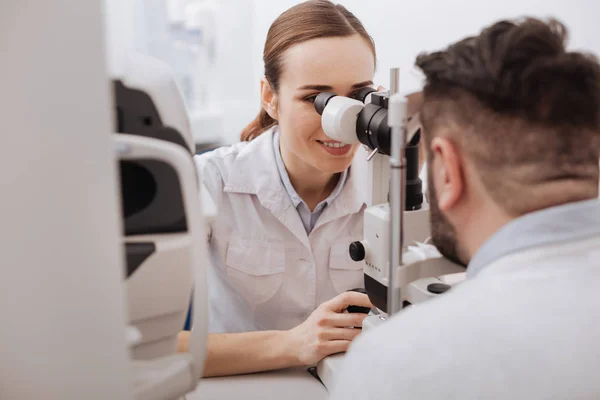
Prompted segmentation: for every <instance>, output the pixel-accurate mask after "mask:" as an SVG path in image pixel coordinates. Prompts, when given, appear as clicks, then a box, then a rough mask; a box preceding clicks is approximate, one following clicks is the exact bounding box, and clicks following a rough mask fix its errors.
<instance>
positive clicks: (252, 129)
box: [240, 109, 277, 142]
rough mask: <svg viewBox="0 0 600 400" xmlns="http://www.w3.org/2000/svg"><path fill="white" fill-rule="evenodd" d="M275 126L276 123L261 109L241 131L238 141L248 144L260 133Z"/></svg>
mask: <svg viewBox="0 0 600 400" xmlns="http://www.w3.org/2000/svg"><path fill="white" fill-rule="evenodd" d="M275 125H277V121H276V120H274V119H273V118H271V116H270V115H269V114H268V113H267V112H266V111H265V110H264V109H261V110H260V113H258V116H257V117H256V118H255V119H254V121H252V122H250V124H249V125H248V126H247V127H246V128H245V129H244V130H243V131H242V134H241V135H240V140H241V141H242V142H249V141H251V140H252V139H256V137H258V136H259V135H260V134H261V133H263V132H264V131H266V130H267V129H269V128H271V127H273V126H275Z"/></svg>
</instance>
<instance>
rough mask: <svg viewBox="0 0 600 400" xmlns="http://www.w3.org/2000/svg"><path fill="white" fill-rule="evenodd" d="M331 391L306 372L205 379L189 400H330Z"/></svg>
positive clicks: (275, 372) (297, 371) (289, 371)
mask: <svg viewBox="0 0 600 400" xmlns="http://www.w3.org/2000/svg"><path fill="white" fill-rule="evenodd" d="M327 397H328V396H327V389H325V387H324V386H323V385H322V384H321V382H319V381H318V380H317V378H315V377H314V376H312V375H311V374H310V373H309V372H308V371H307V369H306V368H301V369H286V370H279V371H270V372H262V373H257V374H249V375H238V376H227V377H219V378H207V379H202V380H201V381H200V383H199V384H198V387H197V388H196V391H194V392H193V393H190V394H188V395H187V400H217V399H218V400H229V399H244V400H270V399H273V400H279V399H282V400H283V399H285V400H307V399H310V400H321V399H322V400H326V399H327Z"/></svg>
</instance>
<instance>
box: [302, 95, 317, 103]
mask: <svg viewBox="0 0 600 400" xmlns="http://www.w3.org/2000/svg"><path fill="white" fill-rule="evenodd" d="M317 96H318V95H316V94H313V95H311V96H307V97H305V98H304V101H306V102H308V103H313V104H314V102H315V100H316V99H317Z"/></svg>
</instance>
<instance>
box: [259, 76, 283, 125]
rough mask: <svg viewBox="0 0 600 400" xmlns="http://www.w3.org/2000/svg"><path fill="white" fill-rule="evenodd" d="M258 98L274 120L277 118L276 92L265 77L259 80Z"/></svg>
mask: <svg viewBox="0 0 600 400" xmlns="http://www.w3.org/2000/svg"><path fill="white" fill-rule="evenodd" d="M260 100H261V104H262V108H263V109H264V110H265V111H266V112H267V114H269V116H270V117H271V118H273V119H274V120H278V119H279V113H278V112H277V94H276V93H275V91H274V90H273V88H272V87H271V84H270V83H269V81H268V80H267V78H264V77H263V78H262V79H261V80H260Z"/></svg>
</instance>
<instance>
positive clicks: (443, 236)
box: [427, 162, 468, 267]
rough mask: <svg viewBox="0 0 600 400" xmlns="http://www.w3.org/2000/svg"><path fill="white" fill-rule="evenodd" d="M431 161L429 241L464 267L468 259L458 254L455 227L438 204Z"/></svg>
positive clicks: (446, 256) (428, 173) (428, 178)
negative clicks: (465, 259)
mask: <svg viewBox="0 0 600 400" xmlns="http://www.w3.org/2000/svg"><path fill="white" fill-rule="evenodd" d="M431 165H432V163H431V162H428V163H427V190H428V192H429V193H428V194H429V213H430V221H431V222H430V224H431V241H432V242H433V245H434V246H435V247H437V249H438V251H439V252H440V253H441V254H442V256H444V257H445V258H447V259H448V260H450V261H452V262H453V263H455V264H458V265H462V266H463V267H466V266H467V264H468V261H466V262H465V261H464V260H463V259H462V257H461V256H460V248H459V244H458V239H457V235H456V229H455V228H454V225H452V223H451V222H450V221H448V218H446V216H445V215H444V214H443V213H442V211H441V210H440V208H439V206H438V200H437V193H436V191H435V186H434V184H433V177H432V175H433V172H432V168H431Z"/></svg>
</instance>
